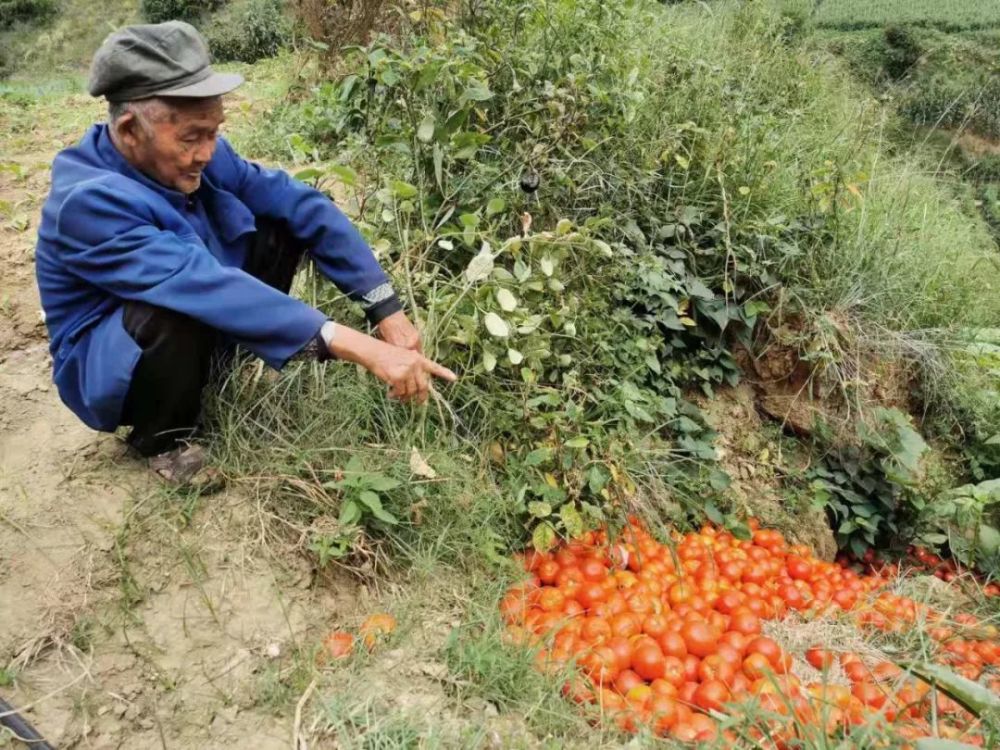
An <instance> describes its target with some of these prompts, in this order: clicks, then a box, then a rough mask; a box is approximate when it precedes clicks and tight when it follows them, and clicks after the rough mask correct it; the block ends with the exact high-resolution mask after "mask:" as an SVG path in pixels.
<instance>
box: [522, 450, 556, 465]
mask: <svg viewBox="0 0 1000 750" xmlns="http://www.w3.org/2000/svg"><path fill="white" fill-rule="evenodd" d="M550 458H552V449H551V448H535V450H533V451H531V452H530V453H529V454H528V455H527V456H525V457H524V465H525V466H539V465H541V464H543V463H545V462H546V461H548V460H549V459H550Z"/></svg>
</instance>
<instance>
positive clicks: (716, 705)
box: [692, 680, 730, 711]
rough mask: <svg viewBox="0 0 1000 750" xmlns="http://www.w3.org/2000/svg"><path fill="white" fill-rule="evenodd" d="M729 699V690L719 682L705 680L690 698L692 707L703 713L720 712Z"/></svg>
mask: <svg viewBox="0 0 1000 750" xmlns="http://www.w3.org/2000/svg"><path fill="white" fill-rule="evenodd" d="M729 698H730V694H729V688H728V687H726V685H725V683H724V682H722V681H721V680H706V681H705V682H703V683H701V684H700V685H699V686H698V687H697V688H696V689H695V691H694V695H693V696H692V699H693V702H694V705H696V706H697V707H698V708H700V709H702V710H703V711H721V710H722V709H723V707H724V706H725V704H726V702H727V701H728V700H729Z"/></svg>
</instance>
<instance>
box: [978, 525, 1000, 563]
mask: <svg viewBox="0 0 1000 750" xmlns="http://www.w3.org/2000/svg"><path fill="white" fill-rule="evenodd" d="M977 541H978V542H979V554H982V555H987V556H993V555H995V554H996V553H997V552H1000V531H997V530H996V529H995V528H993V527H992V526H990V525H988V524H985V523H981V524H979V538H978V540H977Z"/></svg>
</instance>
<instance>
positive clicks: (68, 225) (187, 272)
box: [35, 125, 388, 431]
mask: <svg viewBox="0 0 1000 750" xmlns="http://www.w3.org/2000/svg"><path fill="white" fill-rule="evenodd" d="M194 198H195V200H194V201H192V202H191V203H190V204H189V202H188V199H187V196H185V195H184V194H183V193H180V192H177V191H175V190H171V189H169V188H166V187H163V186H162V185H160V184H158V183H156V182H155V181H153V180H151V179H150V178H148V177H146V176H145V175H143V174H142V173H141V172H139V171H138V170H136V169H134V168H133V167H132V166H130V165H129V164H128V162H127V161H125V159H124V157H123V156H122V155H121V154H120V153H119V151H118V150H117V148H116V147H115V146H114V144H113V143H112V142H111V138H110V136H109V134H108V128H107V125H95V126H93V127H92V128H91V129H90V130H88V131H87V133H86V135H84V137H83V139H82V140H81V141H80V143H79V144H77V145H76V146H73V147H71V148H67V149H65V150H63V151H62V152H61V153H60V154H59V155H58V156H57V157H56V159H55V161H54V162H53V164H52V188H51V192H50V193H49V197H48V199H47V200H46V202H45V206H44V207H43V209H42V220H41V225H40V226H39V230H38V247H37V250H36V254H35V265H36V274H37V276H38V288H39V291H40V293H41V300H42V307H43V309H44V310H45V323H46V325H47V327H48V331H49V340H50V344H49V350H50V352H51V354H52V358H53V379H54V380H55V383H56V386H57V387H58V389H59V395H60V397H61V398H62V400H63V401H64V402H65V403H66V405H67V406H68V407H69V408H70V409H72V411H73V412H74V413H75V414H76V415H77V416H78V417H80V419H82V420H83V421H84V422H85V423H86V424H87V425H89V426H90V427H92V428H94V429H97V430H107V431H110V430H114V429H115V428H116V427H117V426H118V424H119V421H120V417H121V412H122V405H123V403H124V400H125V395H126V393H127V392H128V388H129V384H130V381H131V378H132V371H133V369H134V368H135V365H136V362H137V361H138V360H139V356H140V354H141V350H140V349H139V346H138V345H137V344H136V343H135V341H133V340H132V337H131V336H129V334H128V333H127V332H126V331H125V329H124V327H123V325H122V302H123V301H124V300H141V301H143V302H146V303H149V304H151V305H157V306H159V307H164V308H168V309H171V310H176V311H177V312H181V313H185V314H186V315H189V316H191V317H192V318H195V319H196V320H199V321H201V322H203V323H205V324H207V325H209V326H211V327H212V328H214V329H216V330H218V331H220V332H222V333H223V334H225V335H226V336H228V338H230V339H231V340H233V341H236V342H238V343H240V344H242V345H243V346H244V347H246V348H247V349H249V350H250V351H252V352H254V353H255V354H257V355H258V356H259V357H261V358H262V359H263V360H264V361H265V362H266V363H267V364H269V365H270V366H272V367H275V368H280V367H282V365H284V363H285V362H286V361H287V360H288V359H289V358H290V357H291V356H292V355H293V354H295V353H296V352H298V351H299V350H300V349H302V347H303V346H305V345H306V344H307V343H308V342H309V341H310V340H311V339H313V338H314V337H315V336H316V334H317V333H318V331H319V329H320V327H321V326H322V324H323V322H324V321H325V320H326V316H325V315H323V314H322V313H321V312H319V311H318V310H316V309H314V308H312V307H310V306H309V305H307V304H305V303H304V302H302V301H300V300H297V299H294V298H292V297H290V296H288V295H287V294H283V293H282V292H280V291H277V290H276V289H273V288H271V287H270V286H268V285H267V284H264V283H263V282H261V281H258V280H257V279H255V278H254V277H252V276H250V275H249V274H247V273H244V272H243V271H242V270H240V268H241V267H242V265H243V260H244V255H245V253H246V249H247V245H248V240H249V238H250V236H251V234H252V233H253V232H254V231H255V224H254V217H256V216H260V217H267V218H273V219H283V220H285V221H286V222H287V224H288V226H289V229H290V231H291V233H292V234H293V235H294V236H295V237H296V239H298V240H301V241H302V242H303V243H304V244H305V246H306V247H308V248H311V255H312V257H313V259H314V261H315V262H316V264H317V266H318V267H319V269H320V271H321V272H322V273H323V274H324V275H325V276H327V277H328V278H330V279H331V280H332V281H333V282H334V283H335V284H336V285H337V286H338V287H339V288H340V289H341V290H342V291H344V292H345V293H347V294H348V295H350V296H351V298H352V299H356V300H359V299H361V298H362V297H363V296H364V295H366V294H367V293H369V292H371V291H372V290H379V291H384V290H385V289H386V288H387V287H386V286H385V285H386V284H387V282H388V279H387V277H386V275H385V273H384V272H383V271H382V269H381V268H380V267H379V265H378V262H377V261H376V260H375V257H374V255H373V254H372V252H371V250H370V248H369V247H368V245H367V244H366V243H365V241H364V240H363V239H362V238H361V235H360V234H359V233H358V232H357V230H356V229H355V228H354V226H353V225H352V224H351V223H350V221H348V219H347V218H346V217H345V216H344V215H343V214H342V213H341V212H340V211H339V210H338V209H337V207H336V206H335V205H334V204H333V203H332V202H331V201H330V200H329V198H327V197H326V196H324V195H323V194H322V193H320V192H319V191H317V190H314V189H313V188H310V187H309V186H307V185H304V184H303V183H301V182H297V181H295V180H293V179H292V178H291V177H289V176H288V175H287V174H286V173H285V172H282V171H279V170H273V169H265V168H264V167H261V166H260V165H258V164H254V163H251V162H248V161H245V160H244V159H242V158H241V157H240V156H239V155H237V154H236V152H235V151H234V150H233V149H232V147H231V146H230V145H229V144H228V143H227V142H226V141H225V140H224V139H222V138H219V140H218V145H217V147H216V150H215V153H214V155H213V157H212V160H211V162H209V164H208V166H207V167H206V168H205V170H204V172H203V173H202V181H201V186H200V187H199V188H198V190H197V192H196V193H195V194H194ZM188 205H192V206H193V207H192V208H188Z"/></svg>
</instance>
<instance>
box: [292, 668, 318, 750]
mask: <svg viewBox="0 0 1000 750" xmlns="http://www.w3.org/2000/svg"><path fill="white" fill-rule="evenodd" d="M315 689H316V678H315V677H314V678H313V679H312V682H310V683H309V687H307V688H306V690H305V692H304V693H302V697H301V698H299V702H298V703H296V704H295V724H294V725H293V734H292V750H309V745H308V744H307V743H306V741H305V738H303V737H300V736H299V734H300V731H301V729H302V709H303V707H305V705H306V703H308V702H309V697H310V696H311V695H312V694H313V691H314V690H315Z"/></svg>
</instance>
